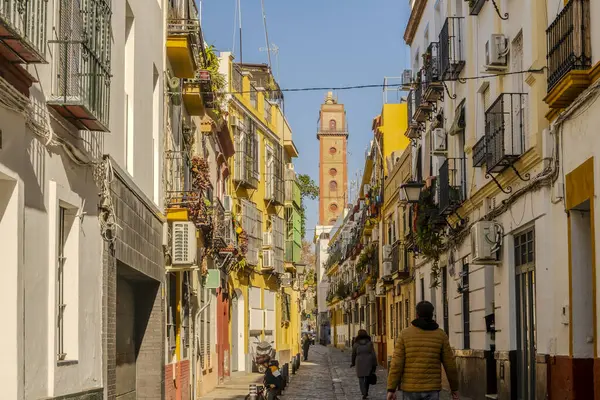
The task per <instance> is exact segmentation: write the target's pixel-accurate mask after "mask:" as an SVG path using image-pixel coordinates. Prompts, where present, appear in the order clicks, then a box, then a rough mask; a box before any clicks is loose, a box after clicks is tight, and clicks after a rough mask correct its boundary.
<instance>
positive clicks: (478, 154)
mask: <svg viewBox="0 0 600 400" xmlns="http://www.w3.org/2000/svg"><path fill="white" fill-rule="evenodd" d="M485 140H486V137H485V135H484V136H482V137H481V139H479V140H478V141H477V143H475V146H473V167H475V168H476V167H481V166H483V164H485V161H486V160H487V148H486V145H485Z"/></svg>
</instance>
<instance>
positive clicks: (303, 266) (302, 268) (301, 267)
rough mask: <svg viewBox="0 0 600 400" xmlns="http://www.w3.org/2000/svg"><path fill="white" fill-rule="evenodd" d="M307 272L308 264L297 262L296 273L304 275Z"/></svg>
mask: <svg viewBox="0 0 600 400" xmlns="http://www.w3.org/2000/svg"><path fill="white" fill-rule="evenodd" d="M305 272H306V264H296V273H297V274H298V275H304V273H305Z"/></svg>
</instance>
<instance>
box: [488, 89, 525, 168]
mask: <svg viewBox="0 0 600 400" xmlns="http://www.w3.org/2000/svg"><path fill="white" fill-rule="evenodd" d="M526 114H527V95H526V94H524V93H502V94H501V95H500V96H499V97H498V99H497V100H496V101H495V102H494V103H493V104H492V105H491V106H490V108H488V110H487V111H486V112H485V137H486V139H485V145H486V153H487V154H486V156H487V157H486V166H487V171H488V172H491V173H496V172H502V171H503V170H504V169H505V168H507V167H510V166H511V165H513V164H514V163H515V162H516V161H517V160H518V159H519V157H521V155H522V154H523V153H524V152H525V140H526V127H527V125H526V124H527V115H526Z"/></svg>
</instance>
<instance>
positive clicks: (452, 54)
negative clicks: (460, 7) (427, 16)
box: [439, 17, 465, 80]
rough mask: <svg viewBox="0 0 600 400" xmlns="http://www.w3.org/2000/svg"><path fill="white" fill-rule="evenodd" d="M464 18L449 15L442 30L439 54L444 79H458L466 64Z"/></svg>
mask: <svg viewBox="0 0 600 400" xmlns="http://www.w3.org/2000/svg"><path fill="white" fill-rule="evenodd" d="M464 20H465V19H464V18H463V17H449V18H446V22H445V23H444V26H443V27H442V31H441V32H440V40H439V47H440V48H439V50H440V51H439V56H440V74H441V77H442V80H456V79H458V77H459V75H460V73H461V71H462V70H463V68H464V66H465V59H464V51H463V45H464V44H463V40H464V39H463V36H464Z"/></svg>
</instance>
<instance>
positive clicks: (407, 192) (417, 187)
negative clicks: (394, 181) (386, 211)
mask: <svg viewBox="0 0 600 400" xmlns="http://www.w3.org/2000/svg"><path fill="white" fill-rule="evenodd" d="M423 186H425V185H424V184H423V183H420V182H406V183H403V184H402V185H400V188H401V189H402V190H403V191H404V197H405V198H406V202H407V203H411V204H414V203H418V202H419V199H420V198H421V189H423Z"/></svg>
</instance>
